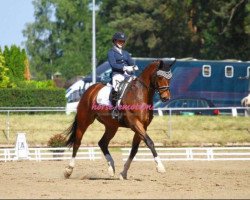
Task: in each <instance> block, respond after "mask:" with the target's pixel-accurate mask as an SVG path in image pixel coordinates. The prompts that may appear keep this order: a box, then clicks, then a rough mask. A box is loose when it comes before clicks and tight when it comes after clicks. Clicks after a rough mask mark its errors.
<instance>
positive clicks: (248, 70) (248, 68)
mask: <svg viewBox="0 0 250 200" xmlns="http://www.w3.org/2000/svg"><path fill="white" fill-rule="evenodd" d="M247 77H248V78H249V77H250V66H249V67H247Z"/></svg>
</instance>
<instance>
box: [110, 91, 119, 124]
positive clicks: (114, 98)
mask: <svg viewBox="0 0 250 200" xmlns="http://www.w3.org/2000/svg"><path fill="white" fill-rule="evenodd" d="M109 100H110V101H111V104H112V106H113V110H112V112H111V113H112V118H113V119H115V118H116V117H118V115H119V113H118V110H117V107H116V103H117V100H118V92H116V91H115V90H114V88H112V90H111V92H110V95H109Z"/></svg>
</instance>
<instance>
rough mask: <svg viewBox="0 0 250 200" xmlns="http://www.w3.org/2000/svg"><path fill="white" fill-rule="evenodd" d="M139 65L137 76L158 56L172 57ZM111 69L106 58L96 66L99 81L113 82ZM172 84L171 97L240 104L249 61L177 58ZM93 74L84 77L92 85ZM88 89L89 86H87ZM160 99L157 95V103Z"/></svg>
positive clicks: (247, 86) (247, 87)
mask: <svg viewBox="0 0 250 200" xmlns="http://www.w3.org/2000/svg"><path fill="white" fill-rule="evenodd" d="M133 59H134V60H135V64H136V65H138V66H139V69H140V70H139V71H137V72H136V75H137V76H138V75H139V74H140V73H141V72H142V71H143V70H144V68H145V67H146V66H148V64H150V63H151V62H152V61H154V60H156V59H162V60H164V61H165V62H168V61H169V58H137V57H134V58H133ZM110 72H111V68H110V66H109V63H108V62H107V61H106V62H104V63H103V64H101V65H100V66H99V67H97V73H96V75H97V81H98V82H100V81H101V82H108V81H110ZM172 73H173V77H172V80H171V84H170V89H171V95H172V97H171V98H172V99H175V98H179V97H182V98H183V97H184V98H185V97H186V98H189V97H195V98H204V99H207V100H210V101H212V103H213V104H214V105H215V106H216V107H232V106H241V104H240V102H241V99H242V98H244V97H245V96H247V95H248V93H249V92H250V78H249V77H250V61H238V60H197V59H177V61H176V63H175V64H174V65H173V66H172ZM91 77H92V76H91V74H90V75H89V76H87V77H85V78H84V79H83V81H84V82H85V85H86V84H88V82H89V85H91V84H90V83H91ZM85 89H87V88H86V87H85ZM158 101H159V95H158V94H155V96H154V102H155V103H156V102H158Z"/></svg>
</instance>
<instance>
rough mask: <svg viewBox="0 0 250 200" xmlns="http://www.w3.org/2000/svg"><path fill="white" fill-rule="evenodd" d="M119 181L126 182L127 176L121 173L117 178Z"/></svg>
mask: <svg viewBox="0 0 250 200" xmlns="http://www.w3.org/2000/svg"><path fill="white" fill-rule="evenodd" d="M119 179H120V180H127V174H123V173H122V172H121V173H120V176H119Z"/></svg>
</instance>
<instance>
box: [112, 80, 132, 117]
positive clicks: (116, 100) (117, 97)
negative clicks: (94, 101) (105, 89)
mask: <svg viewBox="0 0 250 200" xmlns="http://www.w3.org/2000/svg"><path fill="white" fill-rule="evenodd" d="M134 78H135V77H129V78H127V79H125V80H124V81H122V82H120V83H119V87H118V91H117V92H116V91H115V90H114V88H112V90H111V92H110V96H109V100H110V102H111V103H112V106H113V110H112V118H113V119H115V118H117V119H118V121H120V119H121V117H122V115H121V113H120V112H119V109H118V108H119V105H120V103H121V100H122V98H123V95H124V93H125V91H126V89H127V87H128V85H129V83H130V82H131V81H132V80H133V79H134Z"/></svg>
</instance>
